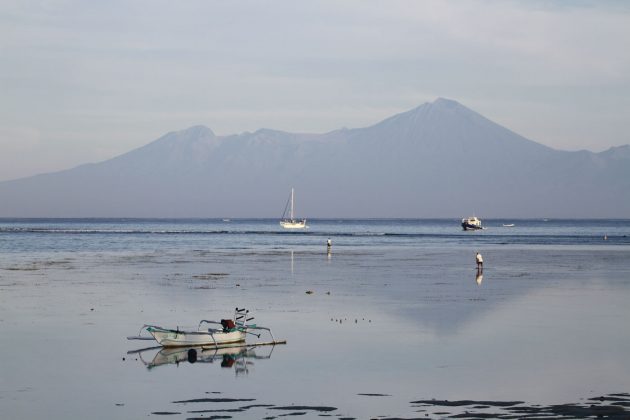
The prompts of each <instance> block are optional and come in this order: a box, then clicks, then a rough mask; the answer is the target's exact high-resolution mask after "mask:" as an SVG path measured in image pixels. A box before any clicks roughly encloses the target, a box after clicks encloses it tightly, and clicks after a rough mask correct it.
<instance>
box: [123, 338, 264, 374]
mask: <svg viewBox="0 0 630 420" xmlns="http://www.w3.org/2000/svg"><path fill="white" fill-rule="evenodd" d="M254 347H255V346H251V345H249V346H247V345H244V346H230V347H219V348H215V347H201V346H199V347H161V346H158V347H148V348H145V349H140V350H133V351H129V352H127V354H137V355H138V359H139V360H140V361H141V362H142V363H143V364H144V365H145V366H146V367H147V369H149V370H151V369H154V368H156V367H158V366H164V365H177V366H179V364H180V363H189V364H194V363H214V364H218V365H220V366H221V368H228V369H232V368H233V369H234V373H235V374H236V375H237V376H238V375H243V374H245V375H247V374H248V373H249V368H250V366H252V365H253V364H254V360H263V359H270V358H271V354H272V353H273V349H274V347H275V346H266V347H268V348H269V351H268V354H265V355H258V354H256V349H255V348H254ZM153 352H156V353H155V354H154V355H153V358H151V356H150V355H151V354H153ZM149 360H150V361H149Z"/></svg>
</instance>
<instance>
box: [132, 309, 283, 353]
mask: <svg viewBox="0 0 630 420" xmlns="http://www.w3.org/2000/svg"><path fill="white" fill-rule="evenodd" d="M253 319H254V317H249V311H248V310H247V309H245V308H241V309H239V308H236V309H234V317H233V318H232V319H222V320H221V321H211V320H207V319H202V320H201V321H200V322H199V325H198V326H197V330H196V331H190V330H188V331H187V330H180V329H179V327H177V328H176V329H169V328H163V327H160V326H157V325H149V324H145V325H143V326H142V328H140V331H139V332H138V335H137V336H132V337H127V339H128V340H152V339H154V340H155V341H157V343H158V344H159V345H161V346H164V347H182V346H187V347H191V346H213V347H219V346H224V345H230V344H234V343H243V342H245V338H246V336H247V335H248V334H251V335H254V336H256V337H258V338H260V335H261V334H255V333H253V332H251V331H252V330H253V331H256V330H265V331H269V335H271V340H272V341H271V342H270V343H268V344H279V343H280V342H277V341H276V340H275V338H274V336H273V333H272V332H271V329H270V328H267V327H261V326H258V325H256V324H248V322H250V321H252V320H253ZM203 324H212V325H220V326H221V328H202V325H203ZM145 329H146V330H147V331H148V332H149V334H151V337H147V336H142V335H141V333H142V330H145Z"/></svg>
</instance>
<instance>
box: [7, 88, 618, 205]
mask: <svg viewBox="0 0 630 420" xmlns="http://www.w3.org/2000/svg"><path fill="white" fill-rule="evenodd" d="M627 180H630V146H619V147H611V148H610V149H608V150H606V151H604V152H600V153H593V152H589V151H579V152H570V151H562V150H556V149H552V148H550V147H547V146H545V145H542V144H539V143H536V142H534V141H532V140H529V139H526V138H525V137H523V136H520V135H518V134H516V133H514V132H512V131H511V130H509V129H507V128H505V127H502V126H500V125H498V124H496V123H494V122H492V121H491V120H489V119H487V118H485V117H484V116H482V115H480V114H478V113H476V112H475V111H473V110H470V109H469V108H467V107H465V106H464V105H462V104H460V103H458V102H456V101H453V100H450V99H444V98H438V99H436V100H435V101H434V102H432V103H424V104H422V105H420V106H418V107H416V108H413V109H411V110H409V111H406V112H402V113H399V114H396V115H393V116H391V117H389V118H385V119H383V120H381V121H379V122H377V123H375V124H372V125H370V126H367V127H360V128H341V129H338V130H333V131H330V132H327V133H323V134H311V133H290V132H285V131H279V130H273V129H268V128H261V129H259V130H256V131H255V132H253V133H251V132H243V133H239V134H231V135H222V136H221V135H220V136H217V135H216V134H215V133H214V132H213V131H212V130H211V129H210V128H208V127H205V126H203V125H195V126H192V127H189V128H187V129H184V130H180V131H172V132H169V133H167V134H165V135H163V136H161V137H159V138H158V139H156V140H154V141H152V142H150V143H148V144H146V145H144V146H141V147H139V148H136V149H133V150H131V151H129V152H127V153H124V154H121V155H119V156H115V157H113V158H111V159H108V160H105V161H102V162H98V163H92V164H85V165H80V166H77V167H75V168H72V169H67V170H64V171H59V172H54V173H49V174H40V175H35V176H32V177H26V178H21V179H17V180H12V181H3V182H0V217H37V216H43V217H46V216H54V217H86V216H87V217H96V216H102V217H116V216H120V217H273V215H274V214H275V213H277V212H278V211H280V210H281V209H279V207H281V206H282V203H283V201H284V197H285V196H286V192H287V191H288V190H289V189H290V188H291V187H296V188H297V191H298V197H300V199H299V201H298V209H302V210H303V212H302V213H303V214H302V216H307V217H463V216H465V215H467V214H468V213H470V212H471V211H472V209H476V210H477V212H478V213H479V214H480V215H483V216H486V217H493V216H494V217H519V216H520V217H538V216H541V217H628V216H630V181H627ZM298 211H299V210H298ZM482 211H483V212H482Z"/></svg>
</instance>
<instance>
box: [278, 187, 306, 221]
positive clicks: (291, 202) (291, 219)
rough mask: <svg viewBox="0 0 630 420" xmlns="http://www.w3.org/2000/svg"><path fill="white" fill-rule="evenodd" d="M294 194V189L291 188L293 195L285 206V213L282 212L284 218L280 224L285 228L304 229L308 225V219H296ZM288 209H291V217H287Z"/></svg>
mask: <svg viewBox="0 0 630 420" xmlns="http://www.w3.org/2000/svg"><path fill="white" fill-rule="evenodd" d="M293 196H294V191H293V188H291V196H290V197H289V201H287V204H286V206H284V213H282V220H280V226H282V227H283V228H285V229H304V228H305V227H306V219H299V220H298V219H296V218H295V217H294V215H293ZM287 210H289V217H287Z"/></svg>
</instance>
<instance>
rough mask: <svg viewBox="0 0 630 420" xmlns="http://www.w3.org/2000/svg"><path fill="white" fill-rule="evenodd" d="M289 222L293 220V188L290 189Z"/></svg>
mask: <svg viewBox="0 0 630 420" xmlns="http://www.w3.org/2000/svg"><path fill="white" fill-rule="evenodd" d="M291 220H293V188H291Z"/></svg>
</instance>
